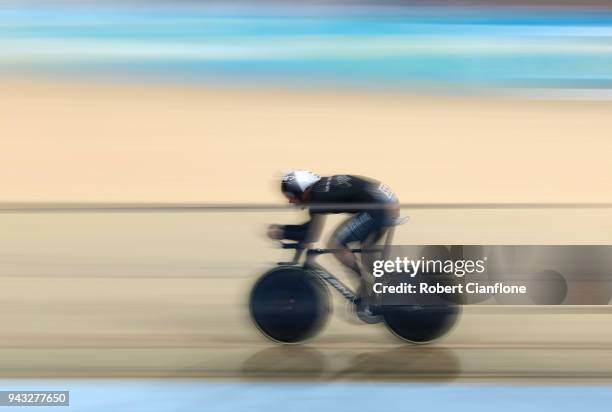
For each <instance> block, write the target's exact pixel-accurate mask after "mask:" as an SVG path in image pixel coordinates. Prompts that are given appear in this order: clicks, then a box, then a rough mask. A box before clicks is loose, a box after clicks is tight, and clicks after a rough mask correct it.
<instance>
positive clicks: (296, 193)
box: [281, 170, 321, 197]
mask: <svg viewBox="0 0 612 412" xmlns="http://www.w3.org/2000/svg"><path fill="white" fill-rule="evenodd" d="M319 180H321V176H319V175H318V174H316V173H312V172H309V171H308V170H292V171H290V172H287V173H286V174H285V175H284V176H283V179H282V181H281V191H282V192H283V193H284V194H285V196H287V197H300V196H301V195H302V193H304V191H306V189H308V188H309V187H310V186H312V185H314V184H315V183H317V182H318V181H319Z"/></svg>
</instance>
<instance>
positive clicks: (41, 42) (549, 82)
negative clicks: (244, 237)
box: [0, 3, 612, 94]
mask: <svg viewBox="0 0 612 412" xmlns="http://www.w3.org/2000/svg"><path fill="white" fill-rule="evenodd" d="M359 10H361V11H359ZM0 30H2V38H1V39H0V52H1V53H0V64H1V65H2V66H3V68H4V69H5V70H7V69H8V70H12V71H24V70H25V71H29V72H31V73H36V74H46V75H49V74H50V73H58V74H59V73H63V74H64V75H69V76H73V75H80V76H109V75H111V76H117V75H122V76H131V77H133V78H134V77H138V78H140V79H142V78H147V77H148V78H149V79H150V80H153V79H164V80H169V81H181V82H185V81H189V82H200V83H202V82H204V83H212V82H215V83H217V82H227V83H233V82H236V81H237V80H239V81H242V82H246V83H259V84H261V82H264V83H265V84H268V85H271V84H285V85H292V86H300V87H308V86H317V85H318V86H320V87H322V86H327V87H329V86H332V87H336V88H338V87H358V88H362V89H363V88H366V89H371V88H376V89H387V90H397V89H398V88H400V89H402V88H403V89H406V90H423V89H425V90H438V91H442V90H444V91H445V92H447V93H448V92H449V91H450V90H449V88H451V89H454V90H455V92H466V91H468V90H482V89H488V88H494V89H495V88H517V87H518V88H532V89H542V88H545V89H551V88H553V89H586V90H591V89H608V88H609V86H610V85H611V84H612V83H611V82H612V53H611V51H612V42H611V41H610V40H611V38H612V12H609V11H602V10H590V11H589V10H586V11H581V12H579V11H576V10H574V11H571V12H570V11H567V10H566V11H565V12H562V11H555V10H554V9H553V10H551V9H545V10H543V9H529V8H527V9H504V8H470V9H460V8H409V7H406V8H390V9H389V8H385V7H379V8H376V7H368V8H367V9H357V11H350V9H348V8H345V9H342V8H338V7H335V8H325V7H321V6H318V7H316V6H312V7H309V8H304V7H302V8H300V7H294V8H287V7H285V8H282V9H280V11H279V10H278V9H273V8H270V7H261V8H255V7H242V8H240V7H238V8H236V7H234V8H226V9H224V8H222V7H197V6H194V5H192V6H189V7H183V8H180V7H176V8H169V7H168V5H165V7H164V3H161V5H160V4H157V6H153V7H148V8H147V9H146V10H143V9H142V8H141V7H136V6H132V7H130V6H125V7H112V6H106V7H103V6H90V7H82V6H81V7H79V6H71V7H66V6H58V7H55V8H53V7H50V6H44V7H30V8H27V7H22V8H3V9H2V10H0ZM538 93H540V94H542V93H544V90H539V91H538Z"/></svg>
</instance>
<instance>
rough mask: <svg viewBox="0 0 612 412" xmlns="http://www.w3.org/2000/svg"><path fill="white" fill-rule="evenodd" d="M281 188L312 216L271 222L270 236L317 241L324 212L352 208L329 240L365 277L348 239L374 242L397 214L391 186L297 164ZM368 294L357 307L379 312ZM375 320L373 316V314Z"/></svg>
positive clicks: (370, 313)
mask: <svg viewBox="0 0 612 412" xmlns="http://www.w3.org/2000/svg"><path fill="white" fill-rule="evenodd" d="M281 191H282V192H283V194H284V195H285V196H286V197H287V199H288V200H289V202H290V203H293V204H297V205H302V206H305V207H308V209H309V213H310V219H309V220H308V221H307V222H305V223H303V224H301V225H270V227H269V228H268V236H269V237H270V238H271V239H276V240H281V239H288V240H294V241H298V242H305V243H309V242H314V241H316V240H317V239H318V237H319V235H320V231H321V227H322V219H321V217H322V216H324V215H325V214H329V213H348V214H351V215H352V216H351V217H349V218H348V219H347V220H345V221H344V222H343V223H342V224H340V226H338V228H337V229H336V230H335V232H334V234H333V235H332V237H331V238H330V240H329V242H328V247H329V248H331V249H334V256H335V257H336V258H337V259H338V260H339V261H340V263H342V264H343V265H344V266H346V267H347V268H349V269H350V270H351V271H352V272H353V273H355V274H357V275H358V276H360V277H361V281H362V284H361V287H360V290H363V289H367V288H364V285H363V275H364V273H363V270H362V269H361V267H360V265H359V260H358V259H357V257H356V256H355V255H354V254H353V253H352V252H351V251H350V248H349V244H351V243H354V242H356V243H359V245H360V246H361V248H362V249H367V248H368V247H370V246H372V245H374V244H375V243H376V242H377V241H378V240H379V239H380V238H381V237H382V236H383V235H384V233H385V231H386V230H387V228H388V227H389V226H391V225H392V224H393V222H394V221H395V220H396V219H397V217H398V216H399V207H398V201H397V197H396V196H395V194H394V193H393V191H391V189H389V187H388V186H386V185H384V184H382V183H380V182H378V181H375V180H373V179H369V178H365V177H361V176H355V175H334V176H328V177H322V176H319V175H317V174H315V173H312V172H309V171H306V170H294V171H291V172H289V173H287V174H285V175H284V176H283V178H282V181H281ZM366 296H370V294H369V293H367V294H364V296H361V293H360V296H359V297H358V299H359V301H358V302H356V303H357V310H358V313H359V314H360V315H361V316H360V317H362V319H363V318H364V317H366V318H367V317H376V315H377V313H376V312H377V311H376V306H375V305H372V304H370V302H366V299H362V297H363V298H365V297H366ZM372 321H374V320H372Z"/></svg>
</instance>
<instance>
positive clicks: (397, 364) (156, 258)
mask: <svg viewBox="0 0 612 412" xmlns="http://www.w3.org/2000/svg"><path fill="white" fill-rule="evenodd" d="M410 215H411V220H410V222H409V223H407V224H406V225H403V226H401V227H399V228H398V229H397V231H396V234H395V241H396V243H397V244H448V243H453V244H474V243H477V242H480V243H492V244H527V245H529V244H551V243H559V244H569V243H573V244H612V227H611V224H612V216H611V215H612V209H607V210H593V209H587V210H507V211H503V210H494V211H483V210H460V211H454V210H413V211H411V212H410ZM272 218H274V221H276V222H281V223H282V222H291V221H294V220H296V219H297V216H296V212H295V211H289V210H284V211H281V210H278V211H275V212H274V213H273V214H271V213H270V212H265V211H253V212H241V213H236V212H228V213H224V212H220V211H214V212H206V213H200V214H199V213H193V212H191V213H176V212H174V213H170V212H165V213H135V212H129V213H119V212H115V213H103V212H91V213H78V214H77V213H75V214H71V213H61V214H58V213H44V212H40V213H24V214H21V213H15V212H14V213H3V214H0V226H1V227H2V228H3V230H2V232H1V233H0V251H1V252H0V280H1V281H2V288H0V324H2V325H3V328H2V329H1V330H0V376H2V377H7V378H17V377H20V378H21V377H58V376H60V377H120V376H123V377H164V378H170V377H201V378H202V377H206V378H239V379H242V378H248V379H251V378H253V379H255V378H257V379H261V378H266V379H313V380H323V381H329V380H346V379H351V380H353V379H355V380H372V379H377V380H389V379H394V380H396V379H398V380H409V381H418V380H422V379H429V380H436V381H442V382H447V381H455V380H486V379H490V378H492V377H495V378H499V379H508V380H513V381H524V380H525V379H534V380H543V381H552V380H555V381H556V380H561V379H562V380H578V379H580V380H583V381H586V380H598V381H602V380H604V381H608V380H610V379H612V358H611V357H610V356H609V353H610V345H611V344H612V331H611V330H610V329H609V328H602V325H603V324H605V322H607V321H608V319H609V318H610V316H612V310H611V307H610V306H605V303H607V302H608V301H609V300H610V293H612V292H610V291H609V290H608V291H605V290H600V289H601V288H598V285H597V284H595V285H594V288H593V287H591V289H590V290H587V289H583V290H581V291H577V292H578V293H590V295H589V298H590V301H591V303H596V302H595V300H594V299H595V298H596V297H597V298H598V299H599V300H598V303H602V304H603V305H602V306H597V307H589V306H569V307H564V308H560V309H555V307H544V306H543V307H527V308H525V307H523V308H521V307H517V306H496V305H495V304H494V303H495V302H491V301H487V302H485V303H486V305H474V306H469V307H466V310H465V314H464V316H463V317H462V319H461V321H460V323H459V325H458V326H457V328H456V329H455V330H454V331H453V332H452V333H451V334H450V335H449V336H447V337H446V338H445V339H444V340H442V341H441V342H439V343H438V344H435V345H430V346H421V347H418V346H412V345H406V344H402V343H400V342H398V341H397V340H395V339H394V338H393V337H392V336H391V335H390V334H389V333H388V332H387V331H385V330H384V328H383V327H376V326H368V325H363V324H361V325H359V324H355V323H354V322H349V321H348V320H349V319H351V318H349V317H348V311H347V308H346V306H345V303H344V302H343V301H342V300H341V299H340V298H339V296H335V297H334V299H335V301H334V306H335V310H334V313H335V315H334V316H333V317H332V319H331V322H330V324H329V325H328V327H327V328H326V329H325V330H324V331H323V332H322V333H321V335H320V336H318V337H317V338H316V339H314V340H313V341H312V342H311V343H310V344H309V345H305V346H298V347H283V346H279V345H275V344H273V343H271V342H269V341H267V340H266V339H265V338H263V337H262V336H261V335H260V334H259V333H258V332H257V330H256V329H255V327H254V326H253V325H252V323H251V322H250V320H249V317H248V311H247V307H246V303H247V296H248V293H249V290H250V288H251V286H252V285H253V282H254V281H255V279H256V278H257V276H258V275H259V274H261V273H263V271H265V270H266V269H268V268H269V267H270V266H271V265H273V264H274V263H275V262H277V261H280V260H286V259H287V258H288V257H289V256H287V253H288V251H284V250H279V249H276V248H273V247H272V245H271V243H270V242H269V241H266V240H264V239H263V238H262V231H263V229H264V228H265V225H266V223H269V222H270V221H271V219H272ZM338 220H339V219H338V218H337V217H336V218H335V219H332V218H330V219H329V220H328V225H327V227H326V229H327V232H326V233H324V236H323V237H324V238H325V237H326V236H329V234H330V233H329V232H330V231H331V230H333V227H334V226H335V225H336V224H337V223H338ZM321 263H322V264H323V265H325V266H326V267H328V268H329V269H330V270H332V271H333V273H334V274H337V275H338V276H340V277H341V278H342V280H346V281H347V282H351V280H353V279H352V278H347V277H346V275H345V274H344V273H343V271H342V269H341V268H339V267H338V265H337V264H335V263H334V262H333V258H331V257H322V258H321ZM593 289H595V290H593ZM600 294H601V295H602V296H598V295H600ZM575 295H576V291H574V288H573V286H572V285H570V292H569V298H572V296H575ZM491 304H493V305H491ZM379 326H380V325H379Z"/></svg>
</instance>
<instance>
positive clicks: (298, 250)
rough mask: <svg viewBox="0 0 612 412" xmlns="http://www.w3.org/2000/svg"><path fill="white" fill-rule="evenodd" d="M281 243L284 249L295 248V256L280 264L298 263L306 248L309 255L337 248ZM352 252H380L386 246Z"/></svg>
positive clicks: (330, 251)
mask: <svg viewBox="0 0 612 412" xmlns="http://www.w3.org/2000/svg"><path fill="white" fill-rule="evenodd" d="M279 243H280V245H281V248H283V249H293V250H295V255H294V256H293V260H291V261H290V262H278V264H279V265H297V263H298V262H299V260H300V257H301V256H302V254H303V253H304V250H306V254H307V255H322V254H325V253H333V252H334V251H335V250H336V249H322V248H315V249H308V245H307V244H304V243H299V242H296V243H293V242H291V243H290V242H279ZM348 250H349V251H350V252H352V253H363V252H366V251H367V252H380V251H383V250H384V248H382V247H378V248H369V249H367V250H364V249H362V248H358V249H348Z"/></svg>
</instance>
